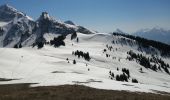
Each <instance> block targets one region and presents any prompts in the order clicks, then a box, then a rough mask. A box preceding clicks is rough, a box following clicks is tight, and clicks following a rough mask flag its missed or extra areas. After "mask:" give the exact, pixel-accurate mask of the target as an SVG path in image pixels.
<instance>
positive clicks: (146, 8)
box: [0, 0, 170, 33]
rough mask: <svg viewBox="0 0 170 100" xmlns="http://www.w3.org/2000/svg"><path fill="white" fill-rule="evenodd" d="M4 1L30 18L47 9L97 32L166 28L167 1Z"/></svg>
mask: <svg viewBox="0 0 170 100" xmlns="http://www.w3.org/2000/svg"><path fill="white" fill-rule="evenodd" d="M6 3H7V4H9V5H11V6H13V7H15V8H17V9H18V10H20V11H22V12H25V13H26V14H27V15H29V16H31V17H32V18H34V19H37V18H38V17H39V16H40V14H41V12H43V11H47V12H49V14H50V15H51V16H53V17H55V18H56V19H60V20H62V21H65V20H72V21H73V22H75V23H76V24H79V25H82V26H85V27H87V28H90V29H93V30H97V31H100V32H112V31H114V30H115V29H117V28H119V29H121V30H123V31H125V32H129V33H130V32H134V31H136V30H139V29H142V28H152V27H155V26H159V27H163V28H165V29H170V0H0V5H2V4H6Z"/></svg>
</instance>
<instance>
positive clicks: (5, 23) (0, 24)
mask: <svg viewBox="0 0 170 100" xmlns="http://www.w3.org/2000/svg"><path fill="white" fill-rule="evenodd" d="M7 24H8V22H0V27H2V26H5V25H7Z"/></svg>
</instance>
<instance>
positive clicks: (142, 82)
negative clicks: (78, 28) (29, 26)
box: [0, 33, 170, 93]
mask: <svg viewBox="0 0 170 100" xmlns="http://www.w3.org/2000/svg"><path fill="white" fill-rule="evenodd" d="M51 37H52V34H46V35H45V38H46V39H47V40H48V39H49V38H51ZM78 37H79V43H77V42H76V40H73V41H71V40H70V35H68V36H67V38H66V39H65V43H66V46H61V47H59V48H54V47H52V46H49V45H45V46H44V48H42V49H39V50H38V49H37V48H31V47H24V48H21V49H14V48H0V78H6V79H14V80H12V81H0V84H15V83H38V84H34V85H31V86H51V85H53V86H56V85H64V84H78V85H85V86H89V87H94V88H99V89H108V90H127V91H139V92H153V93H155V92H156V91H164V92H169V93H170V75H168V74H167V73H165V72H161V71H158V72H155V71H152V70H150V69H145V68H144V67H142V66H140V65H139V64H137V63H136V62H135V61H128V60H126V57H127V51H129V50H133V51H135V52H138V51H137V50H136V49H135V47H134V48H132V47H130V46H125V45H124V46H123V47H122V46H121V45H119V44H112V43H111V41H112V40H113V38H114V39H116V37H112V35H111V34H106V33H97V34H89V35H86V34H81V33H78ZM49 40H50V39H49ZM106 44H108V45H112V46H113V48H114V50H115V49H116V48H117V49H118V50H117V51H116V50H115V51H114V52H108V53H109V54H110V55H111V57H116V59H112V58H107V57H106V54H105V53H103V49H105V48H106ZM76 50H82V51H83V52H89V54H90V57H91V60H90V61H86V60H84V59H83V58H81V57H80V58H78V57H76V56H74V55H72V51H76ZM67 58H68V59H69V63H68V62H67V60H66V59H67ZM74 59H75V60H76V62H77V63H76V64H73V60H74ZM119 59H120V61H119ZM164 60H165V61H166V63H169V64H170V59H164ZM86 64H87V66H86ZM117 67H118V68H119V71H117ZM141 67H142V68H143V71H144V73H140V72H139V69H140V68H141ZM121 68H128V69H129V71H130V76H131V77H132V78H136V79H137V80H138V81H139V83H132V82H131V80H129V82H119V81H116V80H111V79H110V78H109V71H110V70H111V71H112V72H114V74H115V75H116V74H120V73H122V71H121Z"/></svg>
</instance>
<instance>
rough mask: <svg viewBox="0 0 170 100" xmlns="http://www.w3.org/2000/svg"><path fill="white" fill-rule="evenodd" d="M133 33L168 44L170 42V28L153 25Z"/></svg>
mask: <svg viewBox="0 0 170 100" xmlns="http://www.w3.org/2000/svg"><path fill="white" fill-rule="evenodd" d="M133 34H134V35H137V36H141V37H144V38H147V39H151V40H156V41H160V42H164V43H167V44H169V42H170V41H169V38H170V30H166V29H164V28H161V27H158V26H156V27H153V28H146V29H141V30H139V31H137V32H135V33H133Z"/></svg>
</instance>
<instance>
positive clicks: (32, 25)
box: [0, 5, 93, 47]
mask: <svg viewBox="0 0 170 100" xmlns="http://www.w3.org/2000/svg"><path fill="white" fill-rule="evenodd" d="M0 13H1V14H0V19H1V20H0V21H1V22H4V21H6V22H8V24H6V25H2V26H1V27H0V29H1V31H0V46H2V47H14V46H15V45H22V46H31V45H33V44H37V43H39V42H43V43H44V42H45V41H46V40H45V38H44V35H45V34H49V33H50V34H54V35H55V34H62V35H67V34H71V33H74V32H81V33H84V34H92V33H93V32H92V31H90V30H88V29H86V28H84V27H82V26H77V25H70V24H66V23H64V22H61V21H58V20H55V19H54V18H53V17H51V16H50V15H49V14H48V13H47V12H43V13H42V14H41V15H40V17H39V18H38V20H36V21H34V20H33V19H31V18H30V17H29V16H27V15H26V14H24V13H22V12H19V11H18V10H16V9H15V8H13V7H11V6H9V5H3V6H1V7H0ZM5 16H6V17H5ZM1 22H0V23H1Z"/></svg>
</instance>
